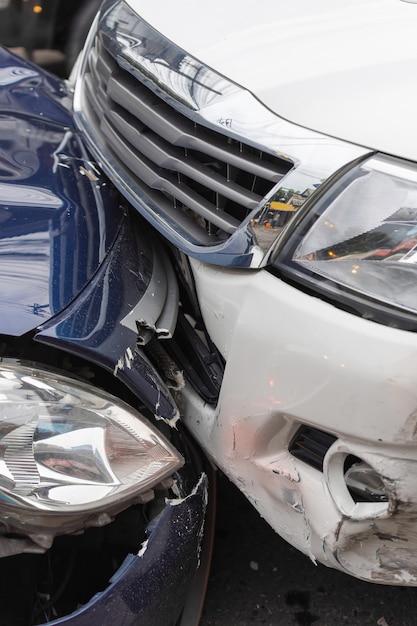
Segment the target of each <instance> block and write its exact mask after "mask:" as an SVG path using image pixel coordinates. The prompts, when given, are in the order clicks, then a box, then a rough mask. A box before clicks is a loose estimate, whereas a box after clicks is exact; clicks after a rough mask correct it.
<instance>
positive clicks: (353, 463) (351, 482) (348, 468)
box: [344, 454, 389, 504]
mask: <svg viewBox="0 0 417 626" xmlns="http://www.w3.org/2000/svg"><path fill="white" fill-rule="evenodd" d="M344 479H345V483H346V487H347V489H348V491H349V494H350V496H351V498H352V500H353V501H354V502H355V504H357V503H359V502H388V500H389V497H388V492H387V488H386V486H385V483H384V480H383V478H382V477H381V476H380V474H378V472H377V471H376V470H375V469H374V468H373V467H371V466H370V465H368V463H365V462H364V461H362V460H361V459H360V458H359V457H357V456H354V455H352V454H350V455H348V456H347V457H346V459H345V463H344Z"/></svg>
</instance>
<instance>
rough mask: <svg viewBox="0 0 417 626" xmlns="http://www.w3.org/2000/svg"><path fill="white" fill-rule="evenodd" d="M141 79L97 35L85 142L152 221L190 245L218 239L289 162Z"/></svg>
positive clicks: (87, 84) (86, 89)
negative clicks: (198, 117) (199, 117)
mask: <svg viewBox="0 0 417 626" xmlns="http://www.w3.org/2000/svg"><path fill="white" fill-rule="evenodd" d="M145 83H146V81H144V82H141V81H140V80H137V78H136V77H134V76H133V75H132V74H131V73H130V72H129V71H127V70H126V69H124V68H122V67H121V66H120V65H119V64H118V63H117V61H116V60H115V58H113V57H112V56H111V54H110V53H109V52H108V50H107V49H106V48H105V47H104V45H103V43H102V41H101V40H100V39H99V37H96V39H95V42H94V44H93V46H92V47H91V48H90V52H89V56H88V62H87V66H86V68H85V71H84V75H83V111H82V115H83V117H84V118H85V119H86V120H87V122H88V128H89V129H90V140H92V141H91V143H92V144H94V142H95V138H99V140H100V142H101V143H102V146H104V147H102V148H101V150H100V151H99V152H100V154H101V156H102V155H103V153H105V154H106V155H110V156H111V161H112V163H113V164H116V168H117V172H118V177H119V183H120V184H119V186H121V187H122V191H123V190H125V191H126V192H127V196H128V198H129V199H130V200H131V201H132V202H133V203H134V204H136V205H138V204H140V206H137V208H139V209H141V210H142V212H144V213H146V211H149V213H150V214H151V215H152V216H153V222H154V224H156V225H157V226H158V225H159V226H161V228H162V230H164V225H166V224H168V225H169V226H170V228H171V229H172V228H175V230H176V231H177V232H178V233H179V234H180V236H181V237H182V238H183V239H184V240H186V241H188V242H189V243H190V244H192V245H194V246H195V245H197V246H215V245H218V244H221V243H224V242H225V241H226V240H227V239H228V238H230V237H231V235H233V233H235V231H236V230H237V229H239V226H240V224H241V223H242V222H243V221H244V220H245V219H246V218H247V217H248V216H249V215H250V214H251V212H252V211H253V210H254V209H256V208H257V207H258V206H259V205H260V204H261V203H262V201H263V199H264V198H265V196H267V195H268V194H269V193H270V192H271V190H272V189H273V188H274V187H275V186H276V184H277V182H278V181H279V180H280V179H281V178H282V177H283V176H284V175H285V174H286V173H287V172H288V171H289V170H290V169H291V167H292V163H290V162H289V161H287V160H285V159H280V158H278V157H277V156H275V155H273V154H270V153H268V152H264V151H262V150H260V149H258V148H256V147H254V146H250V145H248V144H246V143H242V142H241V141H239V140H237V139H235V138H233V137H232V136H229V135H228V134H227V133H226V132H225V133H221V132H218V131H216V130H213V129H210V128H208V127H206V126H204V125H202V124H200V123H197V122H196V121H193V120H192V119H191V118H192V111H190V117H187V116H186V115H183V114H182V112H179V110H177V109H176V108H174V107H172V106H170V104H168V103H167V101H166V100H164V99H162V98H160V97H159V96H158V95H157V94H156V89H155V91H154V89H152V90H151V89H150V88H149V87H148V86H147V85H146V84H145ZM106 158H107V156H106ZM113 169H114V166H113ZM151 221H152V220H151Z"/></svg>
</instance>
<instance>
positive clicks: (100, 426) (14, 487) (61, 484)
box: [0, 362, 183, 543]
mask: <svg viewBox="0 0 417 626" xmlns="http://www.w3.org/2000/svg"><path fill="white" fill-rule="evenodd" d="M182 463H183V460H182V458H181V456H180V455H179V454H178V453H177V452H176V450H175V449H174V448H173V447H172V446H171V445H170V444H169V443H168V442H167V441H166V440H165V438H164V437H162V435H161V434H160V433H159V431H158V430H156V429H155V428H154V427H153V426H152V425H151V424H150V423H149V422H147V420H146V419H145V418H144V417H143V416H141V415H140V414H139V413H137V412H135V411H134V410H133V409H132V408H131V407H130V406H128V405H126V404H124V403H123V402H121V401H120V400H118V399H117V398H115V397H113V396H111V395H110V394H108V393H106V392H103V391H100V390H98V389H96V388H94V387H90V386H89V385H86V384H84V383H82V382H78V381H76V380H73V379H70V378H67V377H66V376H61V375H58V374H55V373H51V372H50V371H47V370H44V369H40V368H36V369H35V368H31V367H27V366H23V365H21V364H19V363H16V362H2V363H0V512H1V518H0V523H1V524H2V525H3V533H4V532H24V533H25V534H33V533H36V532H37V533H38V534H39V533H40V534H42V533H43V534H44V535H45V532H46V528H48V531H47V532H46V537H45V539H42V540H40V542H42V541H46V543H48V542H49V543H50V540H51V537H53V535H54V534H56V533H58V532H59V533H63V532H73V531H74V530H81V529H82V528H83V527H84V526H89V525H100V524H103V523H106V522H108V521H110V519H111V517H110V516H111V515H112V514H114V513H116V512H118V511H120V510H121V509H123V508H126V507H127V506H129V505H130V504H132V503H133V502H137V501H140V499H141V498H144V499H149V492H150V490H151V489H152V487H154V486H155V485H157V484H158V483H160V482H161V481H163V480H164V479H166V478H167V477H169V476H171V475H172V473H173V472H174V471H175V470H176V469H178V468H179V467H180V466H181V465H182ZM39 536H40V535H39Z"/></svg>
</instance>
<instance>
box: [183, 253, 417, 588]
mask: <svg viewBox="0 0 417 626" xmlns="http://www.w3.org/2000/svg"><path fill="white" fill-rule="evenodd" d="M192 267H193V272H194V276H195V279H196V284H197V290H198V293H199V298H200V302H201V305H202V311H203V315H204V319H205V323H206V325H207V328H208V331H209V333H210V336H211V338H212V339H213V340H214V342H215V343H216V345H217V346H218V347H219V349H220V350H221V351H222V353H223V355H224V357H225V359H226V363H227V364H226V370H225V376H224V381H223V385H222V391H221V396H220V399H219V403H218V406H217V408H215V409H213V410H211V409H209V408H208V407H207V406H205V405H204V404H202V403H201V402H200V400H199V398H198V397H197V396H196V395H195V394H194V393H193V392H192V391H191V390H189V389H188V390H187V394H188V396H189V399H190V407H189V410H188V414H187V416H186V422H187V425H188V427H189V428H190V429H191V431H192V432H193V434H194V435H195V436H196V437H197V439H198V440H199V441H200V442H201V443H202V445H203V446H204V448H205V450H206V452H207V453H208V454H209V455H210V456H211V457H212V458H213V459H214V461H215V462H216V463H217V464H218V465H219V466H220V467H221V468H222V470H223V471H224V472H225V473H226V474H227V475H228V476H229V477H230V478H231V480H232V481H233V482H234V483H235V484H236V485H237V486H238V487H239V488H240V489H241V490H242V491H243V492H244V493H245V494H246V496H247V497H248V498H249V500H250V501H251V502H252V503H253V504H254V506H255V507H256V508H257V509H258V510H259V512H260V513H261V515H262V516H263V517H264V518H265V519H266V520H267V521H268V522H269V523H270V524H271V526H272V527H273V528H274V529H275V530H276V531H277V532H278V533H279V534H280V535H281V536H282V537H284V538H285V539H286V540H287V541H288V542H289V543H291V544H292V545H293V546H295V547H296V548H298V549H300V550H301V551H302V552H304V553H305V554H306V555H308V556H309V557H310V558H311V559H312V560H313V561H320V562H322V563H324V564H327V565H329V566H330V567H334V568H337V569H339V570H342V571H345V572H347V573H349V574H351V575H353V576H356V577H358V578H361V579H364V580H368V581H372V582H378V583H385V584H399V585H417V532H416V513H417V489H416V475H417V451H416V446H415V442H416V423H417V413H416V408H417V374H416V367H415V365H416V362H417V337H416V335H415V334H412V333H409V332H406V331H401V330H397V329H393V328H388V327H385V326H382V325H378V324H375V323H372V322H369V321H366V320H363V319H360V318H358V317H355V316H353V315H350V314H349V313H346V312H344V311H341V310H338V309H336V308H334V307H333V306H331V305H330V304H327V303H325V302H322V301H320V300H319V299H316V298H313V297H311V296H308V295H306V294H304V293H302V292H300V291H298V290H296V289H294V288H292V287H290V286H288V285H286V284H284V283H282V282H281V281H280V280H278V279H277V278H275V277H274V276H272V275H271V274H269V273H268V272H266V271H259V272H250V271H233V270H232V271H227V270H224V269H221V270H219V269H218V268H213V267H209V266H207V265H204V264H202V263H197V262H192ZM301 426H304V427H308V428H310V429H313V430H314V429H317V430H318V431H320V432H324V433H326V434H328V435H329V437H330V439H329V444H328V446H327V447H326V448H325V449H324V451H323V453H322V455H323V459H322V465H321V467H313V466H312V465H311V464H309V463H308V462H305V461H304V460H301V459H300V458H297V456H296V455H295V454H293V453H292V452H291V451H290V450H291V445H292V442H293V440H294V437H295V436H296V435H297V433H298V432H299V429H300V427H301ZM346 459H359V460H360V461H361V462H362V463H363V464H365V465H366V467H370V468H371V471H372V472H374V473H375V474H376V475H377V476H378V477H379V480H380V482H381V484H383V486H384V487H383V488H384V494H385V497H384V498H383V499H382V500H381V501H378V500H377V499H375V501H362V502H361V501H360V499H358V498H356V497H355V496H352V493H351V491H350V490H349V489H348V487H347V484H346V479H345V471H346Z"/></svg>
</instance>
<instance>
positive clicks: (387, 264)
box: [278, 155, 417, 314]
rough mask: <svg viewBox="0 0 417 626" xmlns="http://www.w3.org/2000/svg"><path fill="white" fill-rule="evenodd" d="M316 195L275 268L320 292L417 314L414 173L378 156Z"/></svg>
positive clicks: (402, 164)
mask: <svg viewBox="0 0 417 626" xmlns="http://www.w3.org/2000/svg"><path fill="white" fill-rule="evenodd" d="M318 195H319V196H320V197H319V199H318V200H317V201H316V203H315V204H314V206H313V207H310V208H309V210H308V211H306V212H305V215H304V217H303V218H302V219H301V220H300V222H299V225H298V227H297V229H296V230H295V232H294V233H293V236H292V237H291V240H290V242H289V245H286V246H285V247H284V249H283V251H282V252H281V254H280V255H279V259H278V266H281V268H284V269H286V270H287V271H288V270H289V271H290V272H291V273H292V274H293V276H295V275H298V277H299V278H301V279H303V280H304V281H306V282H308V283H310V284H311V285H313V284H314V285H316V286H317V285H318V284H320V289H321V290H322V292H323V291H327V292H328V293H329V292H333V293H337V292H338V293H341V292H342V291H343V292H344V293H345V294H346V293H350V294H352V296H353V297H354V296H355V294H356V295H357V296H358V295H359V296H361V297H366V299H368V300H373V301H374V302H376V303H383V304H384V305H389V306H391V307H396V308H397V309H399V310H402V311H404V312H405V313H408V314H409V313H410V312H411V313H413V314H414V313H417V166H416V165H415V164H412V163H408V162H405V161H401V160H399V159H394V158H390V157H387V156H382V155H379V156H374V157H372V158H370V159H368V160H366V161H364V162H362V163H361V164H359V165H356V166H355V167H354V168H353V169H351V170H350V171H348V172H347V173H345V174H344V175H342V176H341V177H340V178H339V179H338V180H337V181H336V182H335V183H334V184H333V185H331V186H330V187H329V188H328V189H327V190H325V191H323V192H322V193H321V195H320V194H318ZM306 209H308V207H306Z"/></svg>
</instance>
